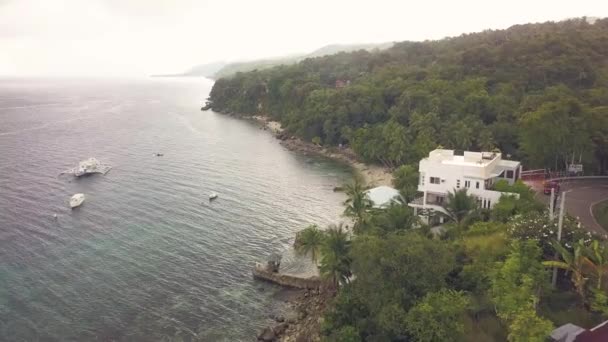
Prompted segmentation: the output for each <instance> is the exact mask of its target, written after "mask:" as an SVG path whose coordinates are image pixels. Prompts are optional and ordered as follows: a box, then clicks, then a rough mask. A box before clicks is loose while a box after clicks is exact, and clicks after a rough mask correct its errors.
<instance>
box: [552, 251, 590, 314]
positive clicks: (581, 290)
mask: <svg viewBox="0 0 608 342" xmlns="http://www.w3.org/2000/svg"><path fill="white" fill-rule="evenodd" d="M573 247H574V251H573V252H570V251H569V250H567V249H566V248H564V246H562V245H561V244H560V243H559V242H558V241H553V248H555V250H556V251H557V252H558V253H559V254H560V256H561V257H562V259H563V261H559V260H548V261H543V265H545V266H549V267H557V268H560V269H562V270H565V271H566V274H567V273H570V274H571V276H570V279H571V280H572V284H574V287H575V289H576V292H577V293H578V295H579V296H580V297H581V302H582V303H583V304H585V284H586V283H587V278H586V277H585V275H584V273H583V268H584V265H585V259H586V258H585V255H584V254H583V253H584V250H585V244H584V242H583V240H579V241H578V242H577V243H575V244H574V246H573Z"/></svg>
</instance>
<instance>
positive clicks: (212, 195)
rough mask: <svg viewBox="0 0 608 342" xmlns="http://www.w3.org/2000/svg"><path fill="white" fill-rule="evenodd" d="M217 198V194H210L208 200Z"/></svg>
mask: <svg viewBox="0 0 608 342" xmlns="http://www.w3.org/2000/svg"><path fill="white" fill-rule="evenodd" d="M216 198H217V194H216V193H215V192H212V193H210V194H209V200H214V199H216Z"/></svg>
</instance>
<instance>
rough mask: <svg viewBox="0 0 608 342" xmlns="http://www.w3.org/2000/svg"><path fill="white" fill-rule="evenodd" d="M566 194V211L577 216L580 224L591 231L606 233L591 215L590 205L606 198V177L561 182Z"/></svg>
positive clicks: (607, 197)
mask: <svg viewBox="0 0 608 342" xmlns="http://www.w3.org/2000/svg"><path fill="white" fill-rule="evenodd" d="M566 191H567V192H568V193H567V195H566V211H567V212H568V214H570V215H572V216H574V217H578V218H579V220H580V221H581V223H582V225H583V226H585V227H587V229H589V230H590V231H592V232H595V233H598V234H602V235H606V234H607V232H606V230H605V229H603V228H602V227H601V226H600V225H599V223H597V221H596V220H595V218H594V217H593V213H592V211H591V209H592V207H593V206H594V205H595V204H597V203H599V202H601V201H604V200H608V179H593V180H570V181H566V182H562V192H566Z"/></svg>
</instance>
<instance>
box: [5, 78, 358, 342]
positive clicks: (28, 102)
mask: <svg viewBox="0 0 608 342" xmlns="http://www.w3.org/2000/svg"><path fill="white" fill-rule="evenodd" d="M211 86H212V82H211V81H208V80H205V79H193V78H190V79H167V78H153V79H139V80H108V79H106V80H94V79H74V80H53V79H0V341H160V340H165V341H253V340H255V335H256V333H257V332H258V331H259V330H260V329H261V328H262V327H263V326H265V325H266V324H268V323H269V315H270V314H271V313H272V312H273V310H282V307H283V306H284V304H282V300H281V299H280V296H279V294H280V291H281V289H279V288H278V287H276V286H274V285H271V284H267V283H263V282H259V281H255V280H253V279H252V277H251V268H252V266H253V265H254V263H255V262H256V261H263V260H264V259H265V258H267V257H268V256H269V255H271V254H272V253H281V254H282V255H283V266H282V267H284V268H285V270H287V271H289V272H292V273H301V272H308V271H310V263H308V264H307V263H306V262H305V261H306V260H304V261H303V262H299V261H298V259H300V258H299V257H297V256H294V255H293V252H292V250H291V243H292V241H293V237H294V233H295V232H296V231H298V230H300V229H302V228H304V227H305V226H307V225H308V224H311V223H317V224H319V225H327V224H329V223H333V222H337V221H339V220H340V214H341V212H342V209H343V208H342V206H341V202H342V201H343V200H344V195H343V194H340V193H334V192H333V191H332V189H333V187H334V186H336V185H338V184H341V183H343V182H344V181H346V180H347V179H348V178H349V177H350V175H351V174H350V170H349V169H348V168H347V167H345V166H343V165H339V164H336V163H333V162H331V161H328V160H322V159H315V158H311V157H306V156H301V155H297V154H294V153H292V152H290V151H287V150H286V149H285V148H284V147H282V146H281V145H280V144H279V143H278V141H277V140H276V139H274V138H273V137H272V136H271V135H270V134H269V133H268V132H267V131H264V130H261V129H260V128H259V127H258V126H257V125H256V124H255V123H252V122H249V121H245V120H239V119H235V118H231V117H227V116H223V115H220V114H216V113H213V112H201V111H200V106H201V105H202V104H203V103H204V100H205V98H206V97H207V95H208V93H209V91H210V89H211ZM155 153H162V154H164V156H162V157H157V156H155ZM88 157H96V158H97V159H99V160H100V161H101V162H103V163H107V164H111V165H112V166H113V169H112V170H111V171H110V172H109V173H108V174H106V175H105V176H104V175H93V176H86V177H81V178H74V177H73V176H69V175H63V176H58V175H59V173H60V172H61V171H64V170H66V169H70V168H72V167H74V166H76V164H77V163H78V161H80V160H83V159H86V158H88ZM212 191H215V192H217V193H218V194H219V198H218V199H217V200H215V201H213V202H209V200H208V194H209V193H210V192H212ZM75 193H84V194H85V196H86V200H85V202H84V204H83V205H82V206H81V207H79V208H76V209H74V210H70V209H69V207H68V200H69V198H70V196H72V195H73V194H75ZM54 214H57V216H58V217H57V219H54V218H53V215H54Z"/></svg>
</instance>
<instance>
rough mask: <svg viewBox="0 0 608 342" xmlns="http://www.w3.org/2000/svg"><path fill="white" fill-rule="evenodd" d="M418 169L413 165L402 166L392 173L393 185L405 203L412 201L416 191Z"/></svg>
mask: <svg viewBox="0 0 608 342" xmlns="http://www.w3.org/2000/svg"><path fill="white" fill-rule="evenodd" d="M418 178H419V175H418V169H417V168H416V166H415V165H402V166H400V167H398V168H397V169H396V170H395V171H394V172H393V185H394V186H395V187H396V188H397V189H398V190H399V192H400V193H401V196H403V198H404V199H405V201H406V202H410V201H412V200H413V199H414V196H415V195H416V192H417V191H418Z"/></svg>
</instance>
